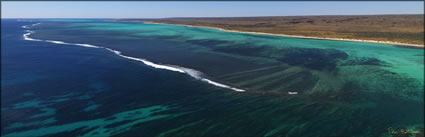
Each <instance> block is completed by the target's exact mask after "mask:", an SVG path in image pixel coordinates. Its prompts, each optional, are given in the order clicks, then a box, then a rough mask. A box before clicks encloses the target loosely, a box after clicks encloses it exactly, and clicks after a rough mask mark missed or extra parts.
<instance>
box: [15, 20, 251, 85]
mask: <svg viewBox="0 0 425 137" xmlns="http://www.w3.org/2000/svg"><path fill="white" fill-rule="evenodd" d="M36 24H37V25H38V24H40V23H36ZM31 26H35V25H34V24H33V25H31ZM22 28H26V29H27V28H29V27H28V26H22ZM26 32H27V33H25V34H24V35H23V37H24V40H30V41H43V42H50V43H55V44H62V45H76V46H83V47H88V48H102V49H105V50H108V51H110V52H112V53H114V54H115V55H118V56H120V57H123V58H126V59H130V60H135V61H139V62H142V63H144V64H145V65H148V66H151V67H153V68H157V69H165V70H170V71H175V72H180V73H185V74H187V75H189V76H191V77H193V78H195V79H197V80H200V81H203V82H206V83H208V84H211V85H214V86H217V87H221V88H227V89H231V90H234V91H237V92H244V91H245V90H243V89H239V88H234V87H231V86H228V85H224V84H221V83H218V82H215V81H212V80H209V79H207V78H204V77H202V75H204V74H203V73H202V72H199V71H197V70H194V69H190V68H185V67H180V66H175V65H161V64H155V63H153V62H150V61H148V60H146V59H142V58H135V57H130V56H126V55H123V54H121V52H120V51H117V50H113V49H110V48H105V47H100V46H95V45H91V44H81V43H66V42H63V41H56V40H39V39H33V38H30V37H29V35H31V34H32V33H35V32H34V31H30V30H26Z"/></svg>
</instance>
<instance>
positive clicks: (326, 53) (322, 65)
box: [278, 48, 348, 70]
mask: <svg viewBox="0 0 425 137" xmlns="http://www.w3.org/2000/svg"><path fill="white" fill-rule="evenodd" d="M347 58H348V54H347V53H345V52H343V51H341V50H336V49H316V48H288V49H285V50H284V56H283V57H281V58H279V59H278V60H280V61H282V62H285V63H288V64H290V65H297V66H304V67H307V68H310V69H316V70H333V69H335V67H336V63H337V61H338V60H341V59H342V60H345V59H347Z"/></svg>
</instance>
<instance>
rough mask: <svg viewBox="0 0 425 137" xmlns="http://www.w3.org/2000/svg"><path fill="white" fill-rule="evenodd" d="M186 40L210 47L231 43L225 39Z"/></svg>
mask: <svg viewBox="0 0 425 137" xmlns="http://www.w3.org/2000/svg"><path fill="white" fill-rule="evenodd" d="M185 42H186V43H190V44H194V45H200V46H208V47H210V46H216V45H220V44H229V43H230V41H224V40H186V41H185Z"/></svg>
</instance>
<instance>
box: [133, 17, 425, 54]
mask: <svg viewBox="0 0 425 137" xmlns="http://www.w3.org/2000/svg"><path fill="white" fill-rule="evenodd" d="M133 22H143V23H146V24H163V25H179V26H186V27H204V28H211V29H217V30H220V31H227V32H237V33H248V34H261V35H272V36H284V37H293V38H306V39H318V40H339V41H353V42H368V43H380V44H391V45H396V46H402V47H406V48H420V49H424V48H425V45H419V44H408V43H400V42H392V41H378V40H362V39H344V38H321V37H311V36H301V35H286V34H274V33H265V32H252V31H239V30H229V29H223V28H218V27H210V26H194V25H185V24H168V23H158V22H151V21H133Z"/></svg>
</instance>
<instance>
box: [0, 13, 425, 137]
mask: <svg viewBox="0 0 425 137" xmlns="http://www.w3.org/2000/svg"><path fill="white" fill-rule="evenodd" d="M34 22H41V24H40V25H37V26H34V27H31V28H30V30H32V31H35V33H33V34H31V35H30V36H31V38H34V39H41V40H55V41H64V42H67V43H84V44H90V45H96V46H99V47H105V48H108V49H112V50H116V51H120V52H121V54H122V55H124V56H129V57H136V58H142V59H146V60H149V61H151V62H154V63H156V64H166V65H169V66H179V67H185V68H190V69H193V70H197V71H199V72H202V73H203V74H202V75H201V76H202V77H203V78H208V79H210V80H213V81H215V82H218V83H222V84H225V85H228V86H232V87H235V88H239V89H244V90H245V92H236V91H233V90H229V89H226V88H221V87H219V86H214V85H213V84H208V83H207V82H205V81H202V80H199V79H196V78H193V77H190V76H188V75H186V74H180V73H178V72H173V71H168V70H164V69H155V68H152V67H150V66H147V65H144V64H143V63H141V62H137V61H134V60H129V59H126V58H122V57H120V56H117V55H115V54H113V53H111V52H109V51H107V50H105V49H104V48H87V47H79V46H75V45H60V44H54V43H46V42H38V41H25V42H31V43H33V44H34V45H37V46H32V47H31V48H34V50H40V51H37V52H40V53H44V56H46V58H49V56H52V57H50V58H52V59H53V58H56V57H62V56H63V58H65V59H67V60H71V59H78V58H82V59H81V60H80V61H77V62H81V63H76V64H79V65H73V64H67V65H63V66H67V67H60V66H62V63H59V62H57V61H48V60H45V59H42V60H38V61H36V62H44V63H46V65H47V67H37V69H40V70H39V71H44V69H53V68H56V67H57V68H56V69H54V70H56V71H58V72H59V73H57V74H56V73H53V74H49V75H47V76H46V75H36V74H32V71H31V70H26V71H28V72H26V73H24V72H23V71H21V72H19V71H17V72H14V73H8V74H9V75H7V77H5V78H6V80H3V79H4V78H3V76H2V90H3V91H5V90H6V92H5V93H7V94H6V95H7V96H15V95H14V94H13V93H16V92H22V94H23V95H22V96H24V92H25V95H27V96H39V95H44V96H47V97H45V98H43V97H38V98H34V99H27V98H25V97H24V98H22V97H20V98H17V99H13V98H11V99H6V101H5V102H2V104H5V105H3V106H2V113H3V114H4V115H6V117H4V116H3V117H2V119H9V120H7V121H6V122H2V126H4V127H9V128H6V129H5V130H3V131H4V132H5V133H4V132H3V133H4V134H5V135H9V136H13V135H22V136H25V135H34V134H36V135H65V134H70V135H83V136H92V135H102V136H103V135H105V136H110V135H117V136H126V135H148V136H202V135H203V136H223V135H226V136H269V135H271V136H277V135H281V136H285V135H287V136H329V135H331V136H391V133H389V132H388V130H387V129H388V128H390V127H391V128H394V129H410V130H415V131H416V130H419V131H420V130H421V131H422V132H423V127H424V123H423V121H424V119H423V115H424V109H423V106H424V98H423V96H424V49H416V48H405V47H401V46H397V45H388V44H376V43H364V42H348V41H332V40H315V39H300V38H290V37H281V36H269V35H258V34H246V33H236V32H225V31H220V30H216V29H211V28H200V27H185V26H177V25H160V24H143V23H126V22H108V21H103V20H84V21H79V20H66V21H61V20H54V21H49V20H39V21H34ZM34 22H33V23H34ZM28 24H32V23H27V24H25V23H24V24H23V25H28ZM17 26H18V25H17ZM2 28H3V27H2ZM13 31H14V32H15V33H16V34H17V36H19V37H22V34H23V33H24V32H23V30H22V28H19V29H17V27H15V30H13ZM18 34H19V35H18ZM10 37H13V36H10ZM2 39H3V37H2ZM6 40H7V39H6ZM17 41H19V40H17ZM21 41H23V40H21ZM21 41H19V42H21ZM42 43H44V44H42ZM38 44H41V45H38ZM2 45H4V44H2ZM8 45H13V44H8ZM24 47H25V46H24ZM2 48H3V47H2ZM43 48H49V50H57V51H54V52H47V51H48V50H45V49H44V50H41V49H43ZM50 48H52V49H50ZM74 48H75V49H74ZM9 50H11V49H9ZM2 51H4V50H2ZM16 52H17V53H20V52H22V51H21V50H18V51H16ZM37 52H36V53H37ZM29 53H31V54H33V53H34V52H29ZM65 53H66V54H65ZM9 54H12V53H9ZM14 58H16V56H8V57H6V58H5V57H3V59H10V60H12V59H14ZM58 61H59V60H58ZM70 62H72V61H70ZM29 64H31V63H29ZM74 64H75V63H74ZM23 65H24V64H23ZM3 66H6V65H3ZM18 66H19V65H18ZM53 66H55V67H53ZM23 67H24V66H23ZM74 69H75V70H74ZM7 70H10V71H11V70H12V69H8V68H6V71H7ZM77 70H78V71H77ZM82 70H84V71H83V72H84V73H78V72H80V71H82ZM46 71H47V70H46ZM56 71H53V72H56ZM97 71H101V73H99V72H97ZM60 72H67V73H60ZM98 73H99V74H98ZM2 74H3V72H2ZM12 74H13V75H12ZM26 74H32V75H26ZM23 75H26V76H27V77H28V78H25V79H16V77H18V76H23ZM61 75H64V76H68V77H70V78H69V79H65V78H64V77H63V76H62V77H60V76H61ZM87 76H89V77H92V78H91V79H92V80H89V81H87V80H84V79H86V78H85V77H87ZM45 79H48V80H47V81H46V80H45ZM55 80H61V81H63V82H61V83H60V84H59V85H60V86H58V87H57V88H58V89H61V90H63V92H60V93H55V92H49V91H53V90H52V89H55V88H54V87H55V86H53V87H50V88H47V86H37V85H32V87H33V88H31V89H35V91H29V90H30V89H28V88H23V87H24V86H28V84H31V83H41V85H46V84H43V83H46V82H49V81H55ZM81 80H82V81H87V82H82V83H79V82H77V81H81ZM96 81H98V82H96ZM124 83H125V84H124ZM3 85H5V87H3ZM55 90H56V89H55ZM73 90H75V91H74V92H69V91H73ZM77 91H78V92H77ZM289 92H297V93H298V94H296V95H290V94H289ZM5 93H4V94H5ZM4 94H2V99H3V97H4V96H5V95H4ZM73 100H81V101H82V102H78V103H73V104H74V105H75V107H71V108H65V107H61V105H65V106H69V103H70V102H72V101H73ZM115 101H117V103H108V102H115ZM118 102H119V103H118ZM59 104H61V105H59ZM28 108H33V109H34V110H33V109H28ZM68 109H69V110H68ZM72 110H74V111H75V110H78V111H75V112H74V113H72V114H67V112H71V111H72ZM21 111H31V112H34V113H30V114H28V115H22V116H21V117H19V116H14V117H12V115H13V114H15V113H17V112H21ZM36 112H37V113H36ZM87 113H89V114H90V115H91V116H90V117H89V118H86V117H87ZM133 113H135V115H132V114H133ZM22 117H28V119H26V120H25V121H22V120H21V119H22ZM65 117H68V118H69V117H75V118H76V119H74V120H66V119H65ZM40 118H42V119H40ZM109 118H113V120H107V119H109ZM40 125H43V127H41V128H40V127H38V126H40Z"/></svg>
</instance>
